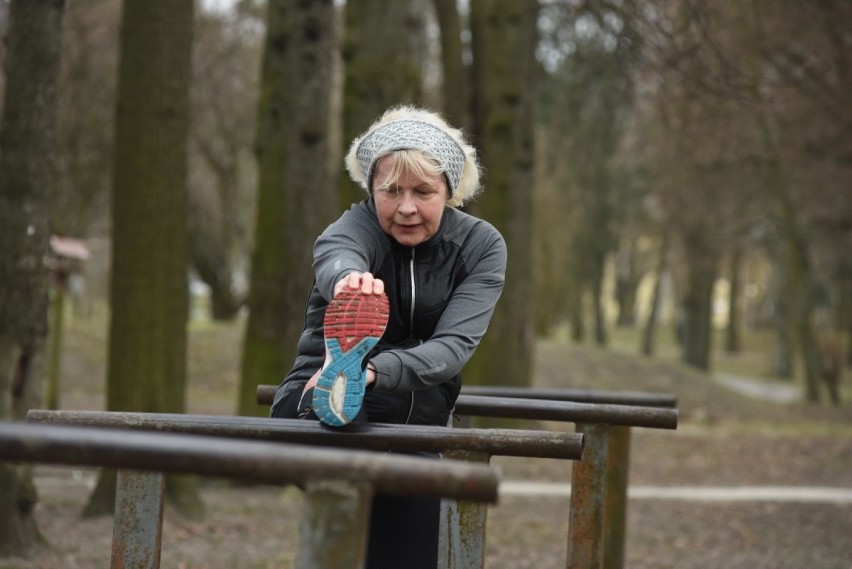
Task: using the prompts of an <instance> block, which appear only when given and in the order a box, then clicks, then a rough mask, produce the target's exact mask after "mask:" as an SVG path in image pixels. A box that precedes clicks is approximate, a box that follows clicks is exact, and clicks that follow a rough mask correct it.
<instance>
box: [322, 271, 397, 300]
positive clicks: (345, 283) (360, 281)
mask: <svg viewBox="0 0 852 569" xmlns="http://www.w3.org/2000/svg"><path fill="white" fill-rule="evenodd" d="M343 289H347V290H360V291H361V292H362V293H364V294H382V293H384V292H385V282H384V281H383V280H382V279H377V278H376V277H374V276H373V273H354V272H353V273H349V274H348V275H346V276H345V277H343V278H342V279H340V280H339V281H338V282H337V284H336V285H334V294H335V295H337V293H338V292H340V291H341V290H343Z"/></svg>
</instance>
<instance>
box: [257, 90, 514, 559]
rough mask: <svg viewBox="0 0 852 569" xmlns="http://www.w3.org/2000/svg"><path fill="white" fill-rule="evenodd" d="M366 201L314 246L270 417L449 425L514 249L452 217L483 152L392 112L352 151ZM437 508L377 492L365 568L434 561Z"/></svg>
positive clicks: (403, 111)
mask: <svg viewBox="0 0 852 569" xmlns="http://www.w3.org/2000/svg"><path fill="white" fill-rule="evenodd" d="M346 168H347V170H348V172H349V175H350V176H351V177H352V179H353V180H354V181H355V182H357V183H358V184H360V185H361V186H362V187H363V188H364V189H365V190H367V192H368V193H369V196H368V198H367V199H365V200H364V201H362V202H360V203H357V204H354V205H353V206H352V208H351V209H350V210H349V211H347V212H345V213H344V214H343V215H342V216H341V217H340V218H339V219H338V220H337V221H335V222H334V223H332V224H331V225H330V226H329V227H328V228H326V230H325V231H324V232H323V234H322V235H321V236H320V237H319V238H318V239H317V241H316V244H315V246H314V273H315V282H314V286H313V289H312V291H311V294H310V297H309V298H308V304H307V309H306V318H305V320H306V321H305V329H304V332H303V333H302V336H301V339H300V340H299V346H298V356H297V357H296V362H295V364H294V366H293V369H292V370H291V371H290V373H288V374H287V376H286V377H285V379H284V381H283V382H282V383H281V385H280V387H279V388H278V391H277V393H276V395H275V399H274V402H273V406H272V411H271V415H272V416H273V417H310V418H318V419H319V420H321V421H323V422H324V423H326V424H329V425H332V426H343V425H346V424H348V423H349V422H351V421H370V422H381V423H406V424H416V425H446V424H447V423H448V421H449V418H450V416H451V413H452V410H453V406H454V404H455V401H456V398H457V397H458V394H459V390H460V389H461V376H460V373H461V370H462V368H463V367H464V365H465V364H466V363H467V362H468V360H469V359H470V357H471V355H472V354H473V352H474V350H475V349H476V347H477V345H478V344H479V341H480V339H481V338H482V336H483V334H485V331H486V329H487V328H488V322H489V320H490V319H491V315H492V313H493V311H494V306H495V304H496V303H497V299H498V298H499V297H500V293H501V291H502V289H503V282H504V274H505V268H506V245H505V242H504V241H503V238H502V237H501V235H500V233H499V232H498V231H497V230H496V229H495V228H494V227H493V226H491V225H490V224H489V223H487V222H485V221H483V220H481V219H477V218H475V217H473V216H471V215H468V214H466V213H464V212H461V211H459V210H458V209H456V208H457V207H459V206H461V205H462V204H463V203H465V202H466V201H467V200H469V199H471V198H472V197H473V196H474V195H476V194H477V193H478V191H479V189H480V186H479V175H480V172H479V166H478V164H477V160H476V151H475V150H474V149H473V147H471V146H470V145H469V144H468V143H466V142H465V140H464V137H463V135H462V133H461V131H459V130H457V129H454V128H452V127H450V126H449V125H448V124H447V123H446V122H445V121H444V120H443V119H442V118H441V117H440V116H439V115H437V114H435V113H432V112H430V111H426V110H423V109H417V108H413V107H396V108H391V109H389V110H388V111H386V112H385V113H384V115H382V117H381V118H380V119H379V120H377V121H376V122H375V123H374V124H373V125H372V126H370V128H369V129H368V130H367V131H366V132H365V133H364V134H362V135H361V136H359V137H357V138H356V139H355V140H354V141H353V142H352V145H351V148H350V150H349V153H348V155H347V157H346ZM439 509H440V508H439V501H438V500H431V499H428V500H427V499H417V498H401V497H393V496H377V497H376V499H375V500H374V503H373V514H372V520H371V530H370V542H369V544H368V551H367V567H368V568H370V569H377V568H383V567H388V568H390V567H393V568H399V567H406V568H415V567H428V568H429V569H435V567H436V565H437V543H438V518H439Z"/></svg>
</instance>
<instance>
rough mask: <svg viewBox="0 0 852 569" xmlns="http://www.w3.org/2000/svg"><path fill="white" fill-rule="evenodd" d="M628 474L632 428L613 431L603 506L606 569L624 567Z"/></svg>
mask: <svg viewBox="0 0 852 569" xmlns="http://www.w3.org/2000/svg"><path fill="white" fill-rule="evenodd" d="M629 470H630V427H610V430H609V450H608V452H607V469H606V501H605V503H604V504H605V505H604V546H603V547H604V555H603V566H604V569H622V568H623V567H624V544H625V543H626V542H627V484H628V475H629Z"/></svg>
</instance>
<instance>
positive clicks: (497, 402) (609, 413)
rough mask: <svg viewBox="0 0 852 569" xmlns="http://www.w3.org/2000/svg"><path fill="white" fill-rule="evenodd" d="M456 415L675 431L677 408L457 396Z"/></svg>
mask: <svg viewBox="0 0 852 569" xmlns="http://www.w3.org/2000/svg"><path fill="white" fill-rule="evenodd" d="M456 413H459V414H460V415H477V416H481V417H502V418H507V419H532V420H538V421H567V422H572V423H586V424H592V423H599V424H606V425H623V426H626V427H647V428H652V429H676V428H677V420H678V412H677V409H662V408H655V407H637V406H633V405H607V404H594V403H574V402H571V401H548V400H543V399H518V398H514V397H486V396H482V395H459V398H458V399H457V400H456Z"/></svg>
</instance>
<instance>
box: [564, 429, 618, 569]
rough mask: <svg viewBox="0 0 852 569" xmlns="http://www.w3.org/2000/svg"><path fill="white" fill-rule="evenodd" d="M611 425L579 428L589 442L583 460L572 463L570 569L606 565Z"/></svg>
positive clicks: (568, 566)
mask: <svg viewBox="0 0 852 569" xmlns="http://www.w3.org/2000/svg"><path fill="white" fill-rule="evenodd" d="M609 429H610V427H609V426H608V425H585V424H579V425H577V430H578V431H582V433H583V434H584V436H585V440H586V451H585V454H584V455H583V460H581V461H579V462H575V463H573V467H574V468H573V472H572V475H571V505H570V511H569V519H568V558H567V561H566V567H567V568H568V569H600V567H601V566H602V563H603V535H604V527H603V524H604V503H605V500H606V467H607V464H606V463H607V452H608V450H607V449H608V439H609Z"/></svg>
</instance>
